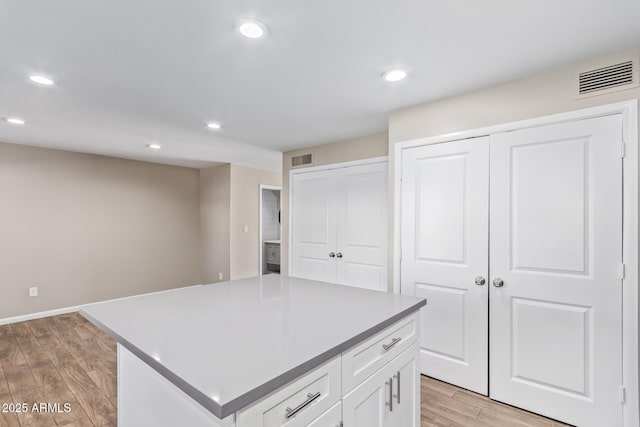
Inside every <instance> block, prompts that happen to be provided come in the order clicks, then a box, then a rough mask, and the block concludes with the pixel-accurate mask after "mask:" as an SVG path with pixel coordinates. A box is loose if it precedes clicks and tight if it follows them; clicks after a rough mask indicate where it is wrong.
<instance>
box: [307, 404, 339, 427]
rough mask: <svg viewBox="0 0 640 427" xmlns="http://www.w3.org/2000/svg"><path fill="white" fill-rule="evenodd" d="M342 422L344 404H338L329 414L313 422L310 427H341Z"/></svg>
mask: <svg viewBox="0 0 640 427" xmlns="http://www.w3.org/2000/svg"><path fill="white" fill-rule="evenodd" d="M341 421H342V402H338V403H336V404H335V405H333V406H332V407H331V409H329V410H328V411H327V412H325V413H324V414H322V415H320V416H319V417H318V418H316V419H315V420H313V421H311V424H309V427H340V422H341Z"/></svg>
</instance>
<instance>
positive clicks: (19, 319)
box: [0, 285, 202, 325]
mask: <svg viewBox="0 0 640 427" xmlns="http://www.w3.org/2000/svg"><path fill="white" fill-rule="evenodd" d="M193 286H202V285H191V286H182V287H180V288H173V289H165V290H163V291H156V292H148V293H146V294H137V295H130V296H128V297H120V298H112V299H108V300H103V301H96V302H90V303H88V304H82V305H76V306H73V307H64V308H55V309H53V310H46V311H40V312H38V313H29V314H23V315H20V316H13V317H5V318H4V319H0V325H6V324H9V323H17V322H24V321H26V320H33V319H40V318H43V317H51V316H57V315H59V314H66V313H73V312H74V311H79V310H80V309H81V308H82V307H85V306H89V305H92V304H99V303H101V302H107V301H117V300H121V299H127V298H134V297H138V296H140V295H151V294H159V293H162V292H170V291H175V290H176V289H184V288H191V287H193Z"/></svg>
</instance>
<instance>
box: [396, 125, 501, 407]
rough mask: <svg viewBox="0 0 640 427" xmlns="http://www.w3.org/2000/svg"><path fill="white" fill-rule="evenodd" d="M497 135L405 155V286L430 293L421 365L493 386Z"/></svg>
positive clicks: (455, 379)
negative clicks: (492, 190) (492, 180)
mask: <svg viewBox="0 0 640 427" xmlns="http://www.w3.org/2000/svg"><path fill="white" fill-rule="evenodd" d="M488 193H489V138H488V137H484V138H476V139H469V140H464V141H456V142H449V143H445V144H435V145H428V146H423V147H417V148H413V149H409V150H405V151H404V153H403V155H402V230H401V232H402V235H401V239H402V264H401V292H402V293H403V294H408V295H415V296H420V297H425V298H426V299H427V306H426V307H425V308H423V309H422V313H421V322H422V324H421V327H420V330H421V338H422V341H421V349H420V358H421V363H420V366H421V371H422V373H424V374H426V375H429V376H431V377H434V378H438V379H440V380H443V381H447V382H450V383H454V384H457V385H460V386H462V387H464V388H467V389H469V390H473V391H476V392H478V393H482V394H485V395H486V394H487V391H488V390H487V376H488V374H487V364H488V361H487V346H488V324H487V323H488V317H489V314H488V307H487V306H488V295H487V292H488V284H487V283H484V284H481V285H477V284H476V283H475V279H476V278H477V277H478V283H482V280H480V278H484V279H486V282H488V278H487V273H488V272H487V269H488V257H489V254H488V244H487V243H488V239H489V236H488V234H489V233H488V223H489V219H488V212H489V206H488V204H489V200H488Z"/></svg>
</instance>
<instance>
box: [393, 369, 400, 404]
mask: <svg viewBox="0 0 640 427" xmlns="http://www.w3.org/2000/svg"><path fill="white" fill-rule="evenodd" d="M394 378H395V379H396V389H397V390H398V394H396V396H395V397H396V399H398V405H399V404H400V371H398V372H396V374H395V375H394Z"/></svg>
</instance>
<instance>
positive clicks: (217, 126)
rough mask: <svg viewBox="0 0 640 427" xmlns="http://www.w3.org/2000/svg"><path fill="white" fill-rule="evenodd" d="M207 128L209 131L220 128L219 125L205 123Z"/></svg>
mask: <svg viewBox="0 0 640 427" xmlns="http://www.w3.org/2000/svg"><path fill="white" fill-rule="evenodd" d="M207 127H208V128H209V129H220V128H221V127H222V126H221V125H220V123H215V122H209V123H207Z"/></svg>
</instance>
